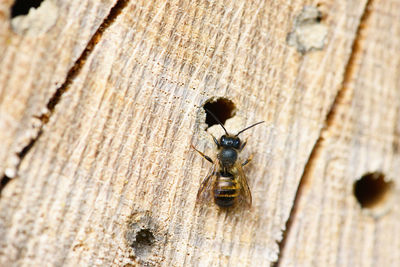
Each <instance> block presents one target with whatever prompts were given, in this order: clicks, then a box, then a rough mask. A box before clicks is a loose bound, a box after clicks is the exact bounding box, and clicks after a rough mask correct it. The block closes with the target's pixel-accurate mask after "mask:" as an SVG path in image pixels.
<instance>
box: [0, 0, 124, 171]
mask: <svg viewBox="0 0 400 267" xmlns="http://www.w3.org/2000/svg"><path fill="white" fill-rule="evenodd" d="M13 2H14V1H12V0H5V1H3V0H2V1H1V2H0V69H1V71H0V129H1V131H0V140H1V149H0V175H1V176H3V175H4V173H7V176H9V177H13V176H14V175H15V172H16V168H17V167H18V165H19V162H20V157H19V154H20V153H21V152H22V151H23V150H24V148H25V147H26V146H28V144H29V143H30V142H31V140H34V139H36V138H37V135H38V133H39V132H40V128H41V125H42V122H41V121H40V119H39V118H40V117H42V116H43V115H44V114H47V113H48V103H49V101H50V99H51V98H52V97H53V96H54V95H55V92H56V91H57V89H58V88H60V87H61V86H62V85H63V84H65V79H66V77H67V73H68V72H71V73H72V72H73V71H74V68H73V67H74V65H75V64H76V61H77V60H78V58H79V57H80V56H81V55H82V54H83V52H84V51H85V49H86V48H87V46H88V43H89V41H90V39H91V38H92V36H93V35H94V33H95V32H96V31H97V30H98V28H99V26H100V24H101V23H102V22H103V21H104V19H105V17H106V16H107V15H108V14H109V12H110V9H111V8H112V7H113V5H114V4H115V2H116V0H107V1H105V0H104V1H97V0H83V1H82V0H74V1H55V0H46V1H44V2H43V4H42V5H41V8H40V9H38V10H40V11H39V12H30V14H29V15H26V16H20V17H15V18H14V20H11V19H10V16H11V14H10V13H11V6H12V4H13ZM28 2H29V1H28ZM43 18H46V20H43ZM12 29H15V30H12Z"/></svg>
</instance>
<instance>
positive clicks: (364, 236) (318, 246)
mask: <svg viewBox="0 0 400 267" xmlns="http://www.w3.org/2000/svg"><path fill="white" fill-rule="evenodd" d="M399 8H400V5H399V3H398V2H397V1H387V2H385V3H384V4H383V2H379V1H371V3H370V4H369V6H368V9H367V14H366V16H365V19H364V20H363V23H362V27H361V29H360V35H359V37H358V40H357V45H356V49H355V50H354V55H353V57H352V58H353V59H352V61H351V68H349V72H348V76H347V77H346V79H345V83H344V87H343V89H342V90H343V93H342V97H340V99H339V100H338V102H337V104H336V105H335V107H334V112H333V115H332V119H331V123H330V124H329V127H327V128H326V129H325V130H324V131H323V132H322V137H321V140H320V142H319V144H318V145H317V146H316V150H315V153H313V155H314V157H313V158H312V159H311V161H310V163H309V164H310V166H309V168H308V170H307V172H306V173H305V176H304V178H303V180H304V181H303V185H302V187H301V190H300V191H301V193H300V194H299V197H298V203H297V204H298V205H297V206H296V209H295V212H294V215H293V217H292V218H291V219H292V225H291V228H290V231H289V233H288V236H287V241H286V245H285V246H284V250H283V251H282V255H281V256H282V257H281V262H280V263H281V266H321V265H323V266H399V264H400V254H399V253H398V248H399V247H400V243H399V242H400V231H399V227H398V224H399V216H400V210H399V206H398V203H399V198H398V184H399V183H400V181H399V173H400V169H399V167H400V164H399V163H400V157H399V134H398V133H399V122H400V121H399V118H400V117H399V111H400V91H399V88H400V78H399V66H400V65H399V64H400V59H399V57H397V56H394V55H395V54H396V52H395V51H398V50H399V49H400V35H399V33H400V23H399V21H398V19H397V16H398V10H399ZM373 172H379V173H382V174H384V175H385V179H386V181H387V182H389V181H391V182H392V184H393V183H394V184H393V185H394V188H393V190H392V191H391V192H390V195H388V196H387V197H386V198H385V199H383V200H382V201H381V202H380V203H378V204H376V205H375V206H373V207H371V208H364V209H362V208H361V206H360V205H359V203H358V202H357V200H356V197H355V196H354V192H353V185H354V183H355V181H356V180H358V179H360V178H361V177H362V176H363V175H365V174H368V173H373Z"/></svg>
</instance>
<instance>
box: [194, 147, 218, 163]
mask: <svg viewBox="0 0 400 267" xmlns="http://www.w3.org/2000/svg"><path fill="white" fill-rule="evenodd" d="M190 146H191V147H192V148H193V149H194V150H196V151H197V152H199V154H200V155H201V156H202V157H203V158H205V159H206V160H208V161H209V162H211V163H213V164H214V161H213V160H212V159H211V158H210V157H209V156H207V155H205V154H204V153H203V152H200V151H199V150H197V148H195V147H194V146H193V145H192V144H190Z"/></svg>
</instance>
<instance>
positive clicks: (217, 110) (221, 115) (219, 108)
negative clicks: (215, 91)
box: [203, 98, 236, 127]
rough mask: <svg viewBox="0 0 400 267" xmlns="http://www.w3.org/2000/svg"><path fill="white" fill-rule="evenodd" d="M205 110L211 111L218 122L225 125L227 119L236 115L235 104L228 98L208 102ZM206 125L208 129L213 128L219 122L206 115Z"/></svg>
mask: <svg viewBox="0 0 400 267" xmlns="http://www.w3.org/2000/svg"><path fill="white" fill-rule="evenodd" d="M203 108H204V110H206V109H207V110H209V111H210V112H211V113H213V114H214V115H215V116H216V117H217V118H218V120H219V121H220V122H221V123H222V124H224V123H225V122H226V120H227V119H229V118H232V117H233V116H234V115H235V109H236V108H235V104H233V102H232V101H230V100H229V99H226V98H218V99H217V100H212V101H208V102H207V103H206V104H205V105H204V106H203ZM206 114H207V116H206V123H207V125H208V127H211V126H213V125H215V124H218V122H217V121H216V120H215V119H214V117H213V116H212V115H210V114H209V113H206Z"/></svg>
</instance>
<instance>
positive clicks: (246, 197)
mask: <svg viewBox="0 0 400 267" xmlns="http://www.w3.org/2000/svg"><path fill="white" fill-rule="evenodd" d="M235 167H236V169H237V172H238V181H239V183H240V194H239V198H238V200H239V202H240V203H245V204H246V205H247V207H248V208H250V207H251V203H252V199H251V192H250V188H249V184H248V183H247V177H246V174H245V173H244V171H243V168H242V164H239V163H238V164H236V166H235Z"/></svg>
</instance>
